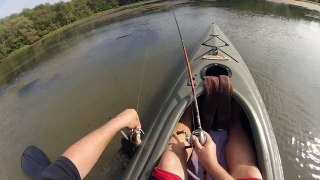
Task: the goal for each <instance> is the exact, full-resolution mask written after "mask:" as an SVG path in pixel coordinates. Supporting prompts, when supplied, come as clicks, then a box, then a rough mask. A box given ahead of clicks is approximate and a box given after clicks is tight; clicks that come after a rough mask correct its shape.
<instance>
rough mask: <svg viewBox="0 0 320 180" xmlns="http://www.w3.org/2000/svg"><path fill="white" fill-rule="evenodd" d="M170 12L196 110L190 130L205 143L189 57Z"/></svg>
mask: <svg viewBox="0 0 320 180" xmlns="http://www.w3.org/2000/svg"><path fill="white" fill-rule="evenodd" d="M172 13H173V16H174V19H175V22H176V25H177V28H178V32H179V36H180V41H181V46H182V51H183V55H184V60H185V62H186V65H187V71H188V74H189V79H190V83H191V89H192V94H193V103H194V109H195V110H196V129H195V130H194V131H193V132H192V135H195V136H196V137H197V138H198V139H199V142H200V143H201V144H202V145H204V144H205V143H206V137H205V135H204V132H203V130H202V127H201V120H200V113H199V106H198V100H197V96H196V91H195V83H194V80H193V77H192V72H191V67H190V63H189V57H188V53H187V49H186V47H185V46H184V42H183V39H182V35H181V31H180V28H179V24H178V21H177V17H176V14H175V13H174V11H172Z"/></svg>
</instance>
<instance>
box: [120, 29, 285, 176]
mask: <svg viewBox="0 0 320 180" xmlns="http://www.w3.org/2000/svg"><path fill="white" fill-rule="evenodd" d="M196 49H197V51H196V52H195V53H194V55H193V57H192V58H191V60H190V64H191V68H192V72H193V76H194V78H195V81H196V85H197V87H196V94H197V96H200V95H201V94H203V92H204V89H203V80H204V77H205V76H218V75H227V76H229V77H230V80H231V82H232V86H233V94H232V97H233V98H234V99H235V100H236V101H237V102H238V103H239V104H240V105H241V107H242V108H243V110H244V112H245V114H246V117H247V119H248V124H249V125H250V129H251V132H252V138H253V141H254V144H255V149H256V154H257V158H258V164H259V168H260V171H261V173H262V175H263V178H264V179H270V180H271V179H277V180H278V179H283V171H282V165H281V159H280V154H279V150H278V146H277V143H276V139H275V136H274V133H273V129H272V126H271V123H270V120H269V116H268V114H267V111H266V108H265V106H264V103H263V100H262V98H261V95H260V93H259V91H258V88H257V87H256V84H255V82H254V80H253V78H252V76H251V74H250V71H249V69H248V68H247V66H246V64H245V63H244V61H243V59H242V58H241V56H240V55H239V53H238V52H237V51H236V49H235V48H234V47H233V45H232V44H231V42H230V41H229V40H228V39H227V37H226V36H225V35H224V33H223V32H222V31H221V30H220V29H219V28H218V26H216V25H215V24H212V25H211V26H210V28H209V29H208V31H207V32H206V33H205V34H204V36H203V38H202V40H201V43H200V44H199V46H198V47H197V48H196ZM187 77H188V76H187V72H186V71H184V72H183V73H182V74H181V75H180V77H179V78H178V81H177V82H176V84H175V85H174V86H173V88H172V89H171V91H170V92H169V93H168V95H167V98H166V100H165V103H164V104H162V106H161V109H160V110H159V113H158V114H157V115H156V117H155V119H154V121H153V124H152V126H151V128H150V129H149V131H148V132H147V134H146V136H145V138H144V143H143V144H142V146H141V147H140V149H139V150H138V152H137V153H136V154H135V156H134V158H133V159H132V161H131V163H130V165H129V166H128V167H127V168H126V170H125V173H124V176H123V177H122V178H123V179H148V178H149V176H150V173H151V171H152V170H153V168H154V167H155V166H156V164H157V163H158V161H159V158H160V157H161V155H162V153H163V152H164V150H165V149H166V147H167V143H168V140H169V138H170V137H171V134H172V133H173V130H174V127H175V126H176V124H177V123H178V121H179V120H180V117H181V116H182V114H183V112H184V111H185V109H186V108H187V106H188V105H189V104H190V103H191V101H192V93H191V88H190V86H188V78H187Z"/></svg>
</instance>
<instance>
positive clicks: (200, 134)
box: [192, 128, 207, 146]
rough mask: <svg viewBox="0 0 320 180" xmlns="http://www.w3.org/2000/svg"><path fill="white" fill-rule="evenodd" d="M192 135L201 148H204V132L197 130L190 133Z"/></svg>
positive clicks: (205, 140)
mask: <svg viewBox="0 0 320 180" xmlns="http://www.w3.org/2000/svg"><path fill="white" fill-rule="evenodd" d="M192 135H194V136H196V137H197V138H198V140H199V142H200V144H201V145H202V146H204V145H205V144H206V142H207V137H206V136H205V134H204V130H202V129H200V128H198V129H196V130H194V131H192Z"/></svg>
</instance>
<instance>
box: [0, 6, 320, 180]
mask: <svg viewBox="0 0 320 180" xmlns="http://www.w3.org/2000/svg"><path fill="white" fill-rule="evenodd" d="M175 12H176V15H177V18H178V21H179V23H180V28H181V31H182V35H183V37H184V39H185V43H186V46H187V47H188V49H189V50H190V51H192V50H193V47H194V46H195V44H196V43H197V42H198V40H199V38H200V37H201V36H202V34H203V33H204V32H205V31H206V29H207V28H208V27H209V25H210V23H211V22H214V23H216V24H217V25H219V26H220V28H221V29H222V30H223V31H224V32H225V34H226V35H227V36H228V37H229V39H230V40H231V42H232V43H233V44H234V45H235V47H236V48H237V50H238V51H239V53H240V54H241V56H242V57H243V59H244V60H245V62H246V63H247V65H248V67H249V69H250V71H251V73H252V75H253V77H254V79H255V81H256V83H257V86H258V88H259V90H260V93H261V95H262V97H263V99H264V101H265V104H266V107H267V110H268V112H269V115H270V119H271V122H272V125H273V128H274V131H275V135H276V138H277V142H278V146H279V150H280V154H281V158H282V162H283V169H284V174H285V179H320V139H319V137H320V136H319V135H320V134H319V131H318V129H319V128H320V125H319V117H320V112H319V110H318V106H319V105H320V98H319V96H318V95H317V92H320V80H319V77H320V74H319V71H318V70H317V69H318V67H319V66H320V61H319V57H320V51H319V50H320V49H319V47H320V24H319V19H318V18H317V15H318V14H317V12H315V11H310V10H306V9H303V8H298V7H293V6H286V5H281V4H275V3H271V2H251V1H241V3H238V2H229V3H215V4H212V3H211V4H208V3H206V4H204V3H201V4H190V5H185V6H183V7H178V8H176V9H175ZM67 39H68V42H69V43H66V42H63V41H59V42H55V43H54V44H52V46H51V47H60V48H58V50H57V51H49V52H50V53H48V55H47V56H45V54H42V55H41V56H37V58H39V59H40V60H39V61H40V62H41V63H36V64H35V65H33V66H35V67H34V68H32V69H31V70H29V71H26V72H24V73H23V74H22V75H21V76H19V77H18V78H17V79H16V80H15V81H13V82H11V83H10V84H6V85H5V86H2V88H1V90H0V114H1V118H0V121H1V123H0V124H1V125H0V152H1V155H0V160H1V161H0V162H1V163H0V179H26V178H27V177H26V176H25V175H24V174H23V173H22V171H21V170H20V164H19V163H20V156H21V153H22V151H23V149H24V148H25V147H26V146H27V145H29V144H35V145H37V146H40V147H41V148H43V149H44V150H45V151H46V152H47V153H48V155H49V157H50V158H51V159H52V160H53V159H55V158H56V157H57V156H58V155H59V154H61V153H62V152H63V151H64V150H65V149H66V148H67V147H68V146H69V145H71V144H72V143H73V142H74V141H76V140H77V139H79V138H80V137H82V136H84V135H85V134H87V133H88V132H90V131H92V130H93V129H95V128H97V127H98V126H100V125H102V124H103V123H104V122H106V121H107V120H109V119H110V118H111V117H113V116H114V115H116V114H117V113H119V112H120V111H121V110H123V109H124V108H137V102H138V94H139V89H140V82H141V79H142V88H141V99H140V103H139V105H138V107H139V114H140V116H141V120H142V123H143V126H144V127H145V130H146V131H148V130H147V128H148V125H149V124H151V122H150V121H152V119H153V117H154V115H155V114H156V113H157V109H158V108H159V107H160V105H161V102H162V100H163V99H164V98H165V97H164V95H165V94H166V93H167V92H168V90H170V87H171V86H172V85H173V83H174V82H175V79H176V76H175V75H176V74H178V72H181V70H182V68H184V62H183V59H182V56H181V49H180V42H179V36H178V34H177V29H176V25H175V24H174V19H173V17H172V13H171V12H170V11H164V12H156V13H150V14H146V15H143V16H141V17H137V18H133V19H128V20H125V21H121V22H117V23H113V24H111V25H104V26H100V27H97V28H93V29H91V30H86V31H84V32H83V33H75V34H72V33H71V34H70V35H69V36H68V38H67ZM70 42H73V43H70ZM62 47H63V48H62ZM44 52H45V51H44ZM37 62H38V61H37ZM144 66H145V69H144V74H142V71H143V67H144ZM119 140H120V135H118V136H117V137H116V138H114V140H113V141H112V142H111V144H110V146H109V147H108V150H107V151H105V153H104V154H103V156H102V158H101V159H100V160H99V162H98V164H97V166H95V168H94V169H93V171H92V172H91V173H90V175H89V177H88V179H114V178H116V177H118V176H119V175H120V172H121V169H122V167H123V166H124V162H123V161H119V159H122V160H123V159H124V157H123V156H122V155H121V154H119V153H117V152H118V150H119V147H120V141H119Z"/></svg>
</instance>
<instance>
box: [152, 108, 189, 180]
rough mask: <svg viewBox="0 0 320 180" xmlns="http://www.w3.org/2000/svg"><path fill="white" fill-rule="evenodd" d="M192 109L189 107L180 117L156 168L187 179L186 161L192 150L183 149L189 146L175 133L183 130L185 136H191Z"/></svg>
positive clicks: (183, 137)
mask: <svg viewBox="0 0 320 180" xmlns="http://www.w3.org/2000/svg"><path fill="white" fill-rule="evenodd" d="M191 123H192V109H191V106H189V107H188V108H187V109H186V111H185V112H184V114H183V115H182V117H181V119H180V122H179V123H178V124H177V126H176V127H175V129H174V131H173V135H172V137H171V138H170V140H169V144H168V147H167V149H166V151H165V152H164V153H163V155H162V157H161V160H160V163H159V164H158V168H160V169H163V170H165V171H168V172H171V173H173V174H175V175H178V176H180V177H181V178H182V179H187V177H188V175H187V167H186V164H187V161H188V159H189V158H190V156H191V153H192V148H188V149H185V146H187V145H189V144H188V143H187V141H186V140H185V136H184V135H177V134H176V132H177V131H181V130H184V131H185V132H186V133H187V134H191V130H190V129H191V125H192V124H191Z"/></svg>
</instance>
